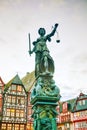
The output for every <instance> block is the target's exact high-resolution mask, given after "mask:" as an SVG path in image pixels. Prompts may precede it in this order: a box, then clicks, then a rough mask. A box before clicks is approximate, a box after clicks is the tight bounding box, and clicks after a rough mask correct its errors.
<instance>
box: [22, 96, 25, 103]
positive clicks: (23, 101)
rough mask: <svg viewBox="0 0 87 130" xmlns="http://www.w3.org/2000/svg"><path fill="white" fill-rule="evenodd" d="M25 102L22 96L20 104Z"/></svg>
mask: <svg viewBox="0 0 87 130" xmlns="http://www.w3.org/2000/svg"><path fill="white" fill-rule="evenodd" d="M24 104H25V100H24V97H22V98H21V105H24Z"/></svg>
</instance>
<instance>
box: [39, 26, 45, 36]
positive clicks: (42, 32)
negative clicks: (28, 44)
mask: <svg viewBox="0 0 87 130" xmlns="http://www.w3.org/2000/svg"><path fill="white" fill-rule="evenodd" d="M38 33H39V34H40V36H44V35H45V29H44V28H40V29H39V31H38Z"/></svg>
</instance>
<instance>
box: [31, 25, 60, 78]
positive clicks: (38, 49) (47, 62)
mask: <svg viewBox="0 0 87 130" xmlns="http://www.w3.org/2000/svg"><path fill="white" fill-rule="evenodd" d="M57 27H58V24H57V23H56V24H55V26H54V28H53V30H52V32H51V33H50V34H47V35H45V34H46V31H45V29H44V28H40V29H39V30H38V33H39V35H40V37H39V38H38V39H37V40H36V41H34V42H33V45H34V48H33V49H32V51H31V50H30V51H29V54H32V53H33V52H35V54H36V56H35V76H36V77H37V76H39V75H40V74H44V73H45V74H53V73H54V61H53V59H52V57H51V56H50V53H49V49H48V48H47V44H46V42H47V41H49V42H50V41H51V37H52V36H53V35H54V34H55V32H56V29H57Z"/></svg>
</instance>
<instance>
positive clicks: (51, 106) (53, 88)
mask: <svg viewBox="0 0 87 130" xmlns="http://www.w3.org/2000/svg"><path fill="white" fill-rule="evenodd" d="M57 27H58V24H55V26H54V28H53V30H52V32H51V33H50V34H47V35H45V33H46V31H45V29H44V28H40V29H39V31H38V33H39V35H40V37H39V38H38V39H37V40H36V41H34V42H33V45H34V48H33V50H32V51H31V50H30V51H29V53H30V54H32V53H33V52H35V54H36V57H35V78H36V82H35V85H34V87H33V90H32V92H31V104H32V105H33V108H32V109H33V114H32V118H34V123H33V126H34V130H57V123H56V116H57V114H58V113H57V111H56V107H57V105H58V101H59V100H60V90H59V88H58V86H57V85H56V83H55V81H54V79H53V74H54V70H55V67H54V61H53V58H52V57H51V56H50V52H49V49H48V48H47V44H46V42H47V41H49V42H50V41H51V37H52V36H54V34H55V32H56V29H57Z"/></svg>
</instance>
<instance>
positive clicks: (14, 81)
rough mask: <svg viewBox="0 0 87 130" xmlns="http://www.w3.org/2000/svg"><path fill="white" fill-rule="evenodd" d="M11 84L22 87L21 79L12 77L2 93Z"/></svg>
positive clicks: (17, 76)
mask: <svg viewBox="0 0 87 130" xmlns="http://www.w3.org/2000/svg"><path fill="white" fill-rule="evenodd" d="M11 84H17V85H22V86H24V85H23V83H22V81H21V79H20V78H19V75H18V74H17V75H16V76H15V77H13V78H12V79H11V80H10V81H9V82H8V83H7V84H6V85H5V89H4V91H7V89H8V88H9V87H10V86H11Z"/></svg>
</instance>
